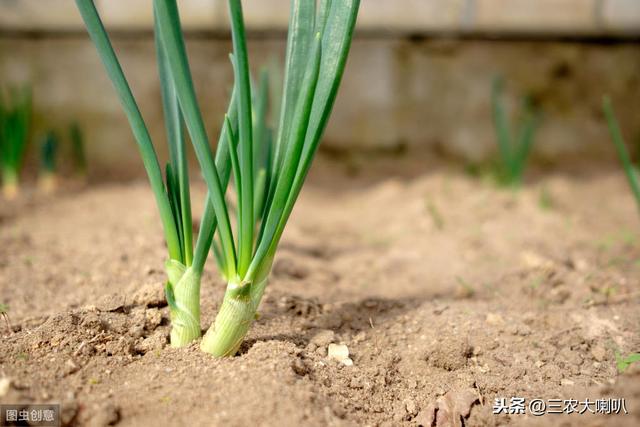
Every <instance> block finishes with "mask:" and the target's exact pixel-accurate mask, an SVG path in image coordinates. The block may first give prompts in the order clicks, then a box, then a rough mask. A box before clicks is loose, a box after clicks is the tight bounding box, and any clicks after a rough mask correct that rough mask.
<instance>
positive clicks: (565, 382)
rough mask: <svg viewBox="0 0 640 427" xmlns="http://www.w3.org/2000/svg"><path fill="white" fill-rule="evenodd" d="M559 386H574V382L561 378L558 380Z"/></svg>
mask: <svg viewBox="0 0 640 427" xmlns="http://www.w3.org/2000/svg"><path fill="white" fill-rule="evenodd" d="M560 385H562V386H570V385H575V382H573V381H571V380H570V379H567V378H563V379H561V380H560Z"/></svg>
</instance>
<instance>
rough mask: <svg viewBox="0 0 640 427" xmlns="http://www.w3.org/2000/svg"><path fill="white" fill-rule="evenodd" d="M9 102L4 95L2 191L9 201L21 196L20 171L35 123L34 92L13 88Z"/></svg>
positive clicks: (0, 114)
mask: <svg viewBox="0 0 640 427" xmlns="http://www.w3.org/2000/svg"><path fill="white" fill-rule="evenodd" d="M7 95H8V97H7V99H5V97H4V96H3V94H2V93H0V169H2V192H3V194H4V196H5V198H7V199H13V198H15V197H16V196H17V195H18V191H19V190H18V188H19V181H20V169H21V168H22V160H23V158H24V153H25V150H26V148H27V140H28V137H29V124H30V121H31V89H30V88H29V87H27V86H25V87H23V88H21V89H19V88H16V87H12V88H10V89H9V91H8V94H7Z"/></svg>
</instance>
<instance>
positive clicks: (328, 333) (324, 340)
mask: <svg viewBox="0 0 640 427" xmlns="http://www.w3.org/2000/svg"><path fill="white" fill-rule="evenodd" d="M335 337H336V334H335V332H333V331H332V330H330V329H323V330H321V331H319V332H318V333H317V334H315V335H314V336H313V338H311V341H309V343H310V344H315V346H316V347H326V346H328V345H329V344H331V343H332V342H333V340H334V339H335Z"/></svg>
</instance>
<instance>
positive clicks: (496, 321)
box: [485, 313, 504, 326]
mask: <svg viewBox="0 0 640 427" xmlns="http://www.w3.org/2000/svg"><path fill="white" fill-rule="evenodd" d="M485 321H486V322H487V324H489V325H492V326H498V325H504V319H503V318H502V316H501V315H499V314H496V313H487V317H486V319H485Z"/></svg>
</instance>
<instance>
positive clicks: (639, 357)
mask: <svg viewBox="0 0 640 427" xmlns="http://www.w3.org/2000/svg"><path fill="white" fill-rule="evenodd" d="M638 362H640V353H632V354H629V355H628V356H622V354H620V352H619V351H616V366H617V368H618V372H619V373H623V372H624V371H626V370H627V368H629V366H631V364H632V363H638Z"/></svg>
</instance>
